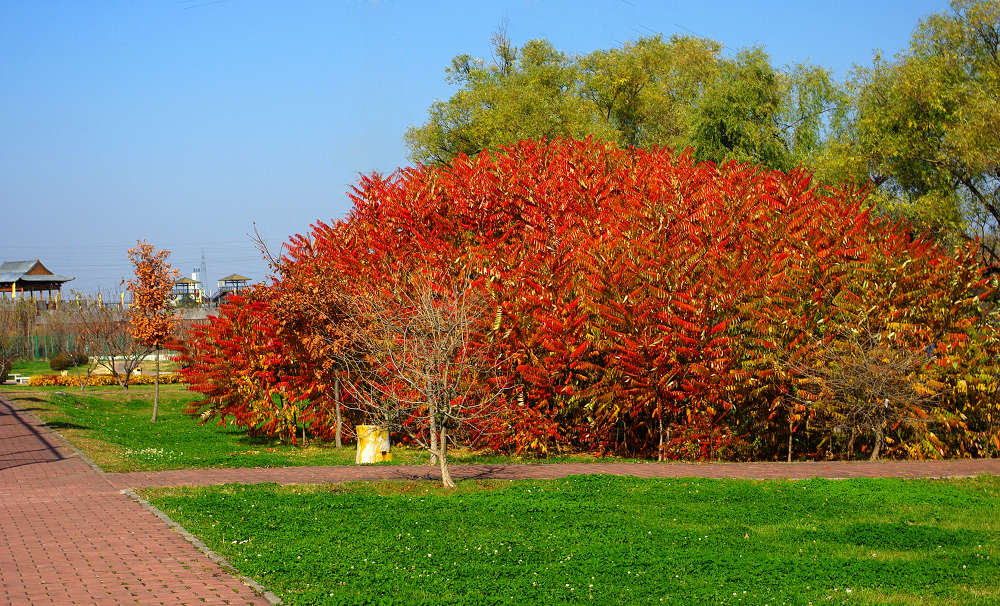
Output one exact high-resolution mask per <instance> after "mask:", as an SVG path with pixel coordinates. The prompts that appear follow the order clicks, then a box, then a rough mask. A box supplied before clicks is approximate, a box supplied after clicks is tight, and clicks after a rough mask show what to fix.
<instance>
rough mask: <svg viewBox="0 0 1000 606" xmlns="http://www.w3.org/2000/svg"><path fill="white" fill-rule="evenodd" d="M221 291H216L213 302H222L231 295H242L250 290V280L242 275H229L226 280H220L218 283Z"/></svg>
mask: <svg viewBox="0 0 1000 606" xmlns="http://www.w3.org/2000/svg"><path fill="white" fill-rule="evenodd" d="M218 286H219V289H218V290H217V291H216V293H215V296H213V297H212V300H213V301H216V302H218V301H221V300H222V299H224V298H225V297H226V296H227V295H230V294H237V295H238V294H240V293H241V292H243V291H244V290H248V289H249V288H250V278H248V277H246V276H241V275H240V274H229V275H228V276H226V277H225V278H220V279H219V283H218Z"/></svg>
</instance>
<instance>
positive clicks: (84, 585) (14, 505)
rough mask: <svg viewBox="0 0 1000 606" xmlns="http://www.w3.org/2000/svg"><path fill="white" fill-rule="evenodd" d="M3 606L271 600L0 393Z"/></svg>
mask: <svg viewBox="0 0 1000 606" xmlns="http://www.w3.org/2000/svg"><path fill="white" fill-rule="evenodd" d="M0 603H3V604H10V605H12V606H13V605H22V604H24V605H33V606H37V605H43V604H45V605H48V604H51V605H63V604H66V605H68V604H102V605H104V604H108V605H113V604H143V605H145V604H267V603H268V601H267V600H265V599H264V598H263V597H261V596H258V595H257V594H255V593H254V592H253V591H251V590H250V588H249V587H247V586H246V585H244V584H243V583H241V582H240V581H239V579H237V578H236V577H234V576H232V575H230V574H229V573H227V572H226V571H225V570H223V569H222V568H220V567H219V565H218V564H216V563H214V562H213V561H212V560H210V559H209V558H208V557H207V556H206V555H204V554H203V553H201V552H200V551H198V550H197V549H196V548H195V547H194V546H193V545H191V544H190V543H188V542H187V541H186V540H185V539H184V538H183V537H182V536H181V535H179V534H178V533H177V532H175V531H173V530H171V529H170V528H168V527H167V525H166V524H164V523H163V522H162V521H160V520H159V519H157V518H156V517H155V516H154V515H153V514H152V513H150V512H149V511H147V510H146V509H144V508H143V507H142V506H141V505H139V504H138V503H136V502H135V501H133V500H132V499H130V498H129V497H127V496H125V495H123V494H121V493H120V492H119V491H118V488H117V487H115V486H113V485H112V483H111V482H109V481H108V479H107V477H106V476H105V475H104V474H100V473H98V472H96V471H95V470H94V469H92V468H91V467H90V466H89V465H88V464H87V463H86V462H85V461H83V460H82V459H80V458H79V457H78V456H77V455H76V454H75V453H74V451H73V450H72V449H71V448H69V446H68V445H67V444H66V443H65V442H64V441H63V440H62V439H61V438H60V437H59V436H58V435H57V434H55V433H53V432H52V431H51V430H49V429H47V428H45V426H44V425H41V424H40V423H39V421H38V420H37V419H36V418H35V417H34V416H33V415H30V414H26V413H24V412H20V411H18V410H16V409H15V408H14V407H13V406H12V405H11V404H10V402H9V401H8V400H6V399H4V398H3V397H2V396H0Z"/></svg>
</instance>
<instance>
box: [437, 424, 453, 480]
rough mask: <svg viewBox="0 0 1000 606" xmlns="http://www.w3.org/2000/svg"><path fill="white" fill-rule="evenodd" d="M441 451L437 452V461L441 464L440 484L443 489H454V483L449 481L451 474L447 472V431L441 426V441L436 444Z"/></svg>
mask: <svg viewBox="0 0 1000 606" xmlns="http://www.w3.org/2000/svg"><path fill="white" fill-rule="evenodd" d="M438 443H439V444H440V445H441V449H440V450H439V451H438V452H439V456H438V461H439V462H440V464H441V484H443V485H444V487H445V488H454V487H455V482H454V480H452V479H451V472H449V471H448V429H447V428H446V427H445V426H444V425H442V426H441V440H440V441H439V442H438Z"/></svg>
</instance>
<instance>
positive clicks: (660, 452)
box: [656, 407, 663, 461]
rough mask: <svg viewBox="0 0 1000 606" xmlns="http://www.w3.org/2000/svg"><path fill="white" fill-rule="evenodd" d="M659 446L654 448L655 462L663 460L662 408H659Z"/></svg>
mask: <svg viewBox="0 0 1000 606" xmlns="http://www.w3.org/2000/svg"><path fill="white" fill-rule="evenodd" d="M659 421H660V444H659V445H658V446H657V447H656V460H657V461H662V460H663V408H662V407H661V408H660V418H659Z"/></svg>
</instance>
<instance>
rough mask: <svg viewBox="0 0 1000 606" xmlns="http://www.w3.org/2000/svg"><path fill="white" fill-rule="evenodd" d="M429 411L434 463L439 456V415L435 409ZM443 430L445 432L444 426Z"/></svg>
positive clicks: (432, 460) (432, 461) (432, 462)
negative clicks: (435, 412)
mask: <svg viewBox="0 0 1000 606" xmlns="http://www.w3.org/2000/svg"><path fill="white" fill-rule="evenodd" d="M427 406H428V407H430V404H428V405H427ZM429 412H430V417H431V418H430V422H431V463H430V464H431V465H434V464H435V463H437V462H438V456H437V454H436V453H437V451H438V434H437V431H438V428H437V415H435V414H434V412H433V411H429ZM441 432H442V433H444V427H442V428H441Z"/></svg>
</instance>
